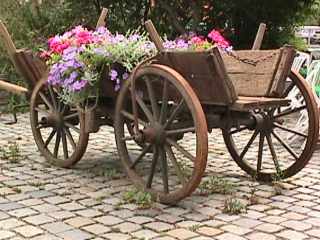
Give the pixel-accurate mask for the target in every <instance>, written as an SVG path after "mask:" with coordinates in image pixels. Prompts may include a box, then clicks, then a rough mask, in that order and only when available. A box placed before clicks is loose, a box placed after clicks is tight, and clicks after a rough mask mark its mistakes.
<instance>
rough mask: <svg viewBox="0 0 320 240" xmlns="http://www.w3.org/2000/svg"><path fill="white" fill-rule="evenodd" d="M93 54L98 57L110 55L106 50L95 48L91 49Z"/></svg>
mask: <svg viewBox="0 0 320 240" xmlns="http://www.w3.org/2000/svg"><path fill="white" fill-rule="evenodd" d="M93 52H94V53H95V54H97V55H99V56H102V57H108V56H110V53H108V52H107V50H106V49H104V48H95V49H93Z"/></svg>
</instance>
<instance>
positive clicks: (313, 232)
mask: <svg viewBox="0 0 320 240" xmlns="http://www.w3.org/2000/svg"><path fill="white" fill-rule="evenodd" d="M306 234H308V235H310V236H312V237H316V238H317V239H320V229H313V230H310V231H307V232H306Z"/></svg>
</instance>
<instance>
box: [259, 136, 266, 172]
mask: <svg viewBox="0 0 320 240" xmlns="http://www.w3.org/2000/svg"><path fill="white" fill-rule="evenodd" d="M263 145H264V134H263V133H260V138H259V150H258V162H257V173H259V172H260V171H261V166H262V155H263Z"/></svg>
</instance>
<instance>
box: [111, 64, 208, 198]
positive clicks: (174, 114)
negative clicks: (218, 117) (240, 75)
mask: <svg viewBox="0 0 320 240" xmlns="http://www.w3.org/2000/svg"><path fill="white" fill-rule="evenodd" d="M133 82H134V86H135V87H132V85H133V84H132V83H133ZM128 121H129V122H131V126H133V129H131V130H130V131H128V130H127V128H126V127H125V126H126V125H127V124H128ZM129 124H130V123H129ZM130 132H131V133H130ZM207 134H208V133H207V123H206V119H205V115H204V113H203V110H202V107H201V104H200V102H199V100H198V98H197V96H196V95H195V93H194V91H193V90H192V88H191V87H190V85H189V84H188V83H187V82H186V80H185V79H184V78H183V77H182V76H181V75H180V74H178V73H177V72H175V71H174V70H172V69H171V68H169V67H166V66H162V65H156V64H154V65H149V66H144V67H141V68H139V69H138V70H137V72H136V74H135V78H134V79H133V80H132V81H127V82H126V84H125V85H124V86H123V87H122V89H121V91H120V93H119V96H118V99H117V104H116V111H115V136H116V142H117V148H118V152H119V155H120V158H121V161H122V163H123V165H124V168H125V170H126V172H127V174H128V176H129V177H130V178H131V180H132V181H133V182H134V183H135V185H136V186H137V187H139V188H140V189H141V188H142V189H143V190H145V191H148V192H150V193H151V194H152V195H153V196H154V197H155V199H157V200H158V201H160V202H162V203H165V204H173V203H176V202H177V201H179V200H181V199H183V198H184V197H186V196H188V195H190V194H191V193H192V192H193V191H194V190H195V189H196V187H197V186H198V185H199V183H200V181H201V178H202V175H203V172H204V170H205V167H206V162H207V155H208V135H207ZM183 135H185V137H184V138H182V137H179V136H183Z"/></svg>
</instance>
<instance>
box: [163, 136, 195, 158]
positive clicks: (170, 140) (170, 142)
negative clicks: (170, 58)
mask: <svg viewBox="0 0 320 240" xmlns="http://www.w3.org/2000/svg"><path fill="white" fill-rule="evenodd" d="M166 141H167V143H168V144H169V145H170V146H173V147H175V148H176V149H177V150H179V151H180V152H181V153H182V154H183V155H184V156H185V157H186V158H189V159H190V160H191V161H192V162H194V161H195V160H196V158H195V157H194V156H192V154H191V153H189V152H188V151H187V150H186V149H185V148H184V147H182V146H180V145H179V144H178V143H177V142H176V141H174V140H172V139H170V138H167V139H166Z"/></svg>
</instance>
